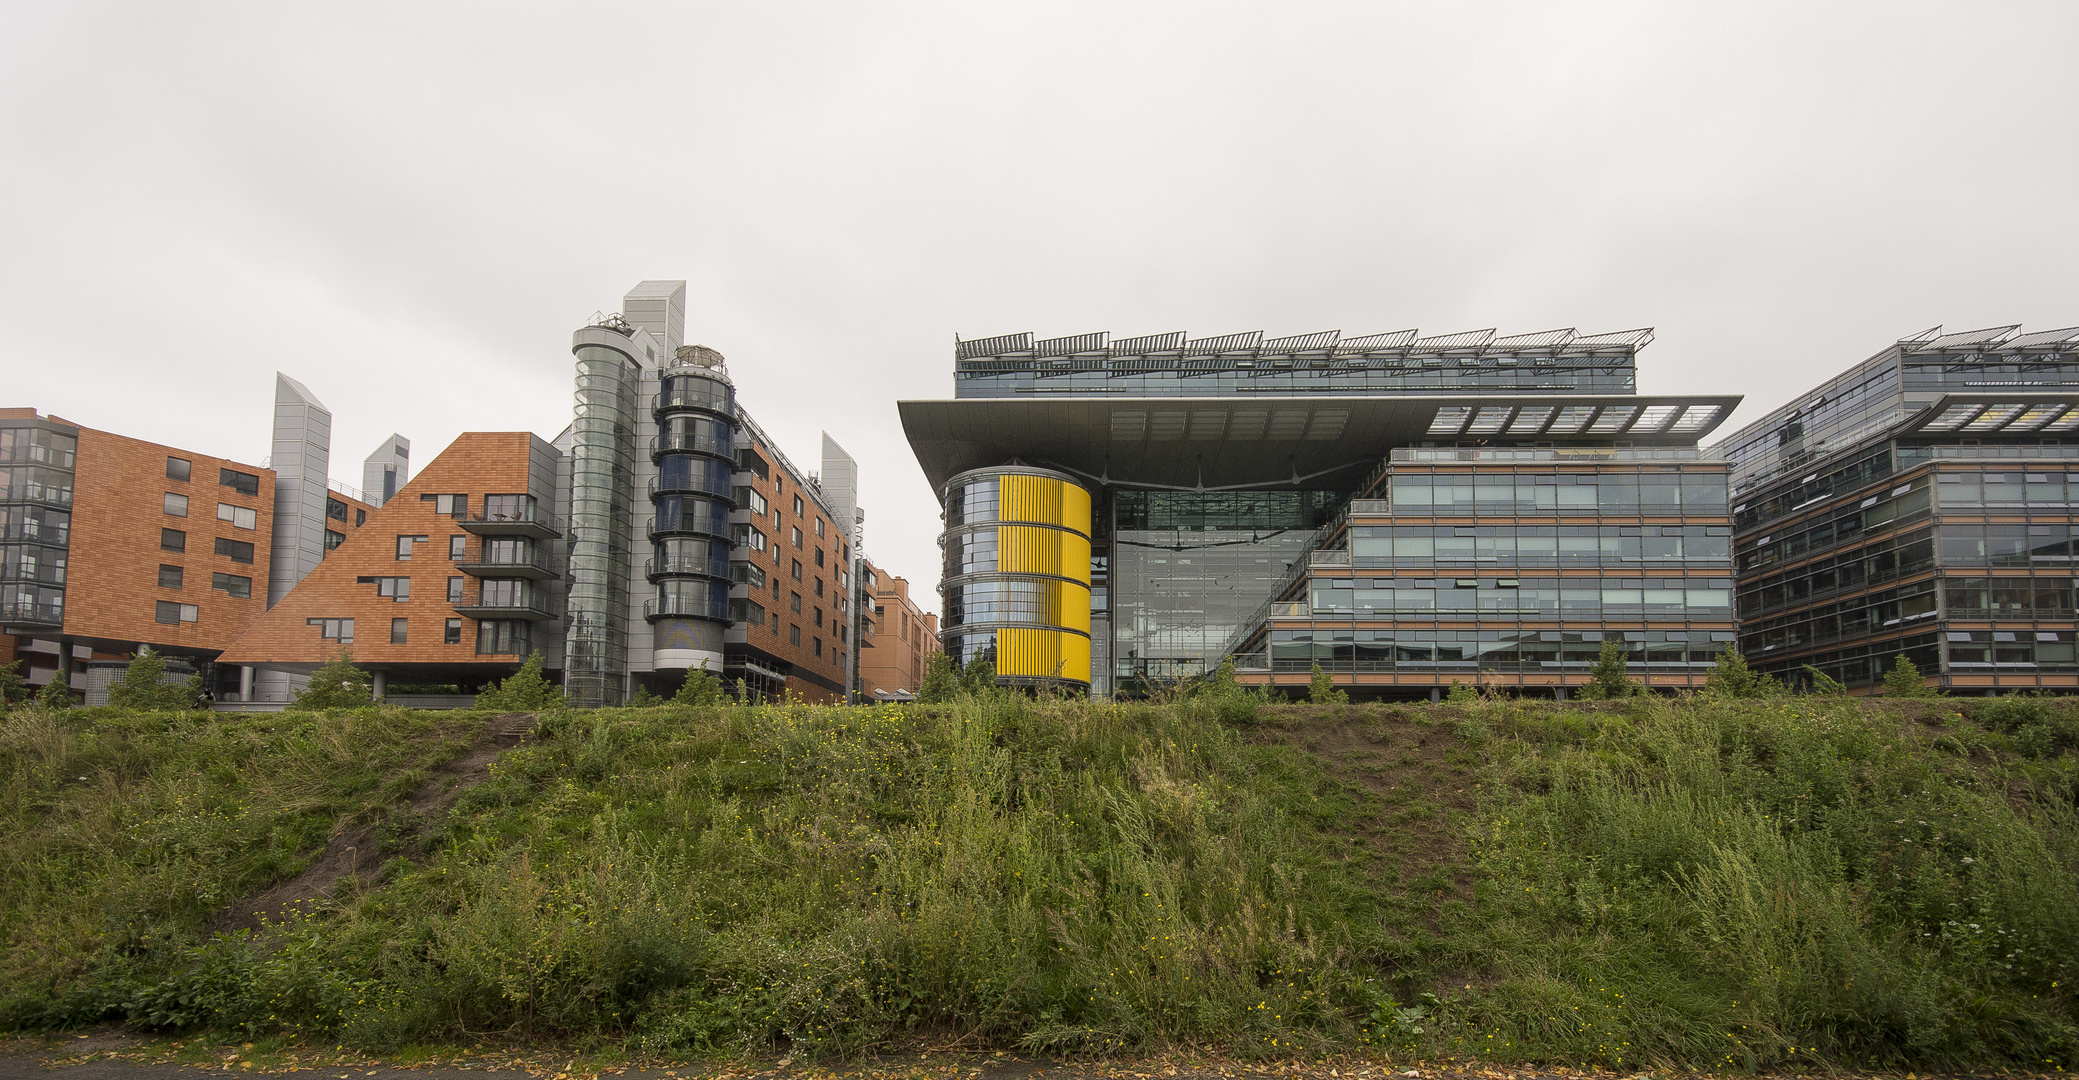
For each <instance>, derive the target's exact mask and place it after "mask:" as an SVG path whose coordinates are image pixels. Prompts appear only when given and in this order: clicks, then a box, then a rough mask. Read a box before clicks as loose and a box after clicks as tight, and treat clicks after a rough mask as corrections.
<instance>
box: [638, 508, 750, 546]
mask: <svg viewBox="0 0 2079 1080" xmlns="http://www.w3.org/2000/svg"><path fill="white" fill-rule="evenodd" d="M643 531H644V532H645V533H647V534H649V537H650V539H652V540H655V539H656V538H657V537H659V536H667V535H676V534H680V533H691V534H693V535H695V536H714V537H719V538H721V539H723V540H727V539H729V519H728V518H727V517H723V518H721V519H720V520H717V521H708V522H701V521H698V520H695V518H693V517H689V516H687V515H684V514H681V515H679V516H678V517H676V518H668V519H666V520H665V522H664V523H663V524H662V525H659V524H658V523H657V519H656V518H654V517H653V518H651V519H650V520H649V521H648V523H646V524H645V525H644V526H643Z"/></svg>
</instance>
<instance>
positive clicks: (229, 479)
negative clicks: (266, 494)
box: [217, 466, 260, 497]
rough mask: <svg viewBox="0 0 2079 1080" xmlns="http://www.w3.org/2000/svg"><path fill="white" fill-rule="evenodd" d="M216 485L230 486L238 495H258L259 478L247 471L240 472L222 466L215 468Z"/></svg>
mask: <svg viewBox="0 0 2079 1080" xmlns="http://www.w3.org/2000/svg"><path fill="white" fill-rule="evenodd" d="M217 486H218V487H227V488H230V489H231V490H233V491H235V492H238V493H239V494H240V495H248V496H253V497H258V496H259V494H260V478H259V477H258V476H256V475H254V474H252V473H249V472H240V471H239V470H237V469H227V468H224V467H222V466H219V467H218V468H217Z"/></svg>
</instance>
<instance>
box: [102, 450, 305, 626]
mask: <svg viewBox="0 0 2079 1080" xmlns="http://www.w3.org/2000/svg"><path fill="white" fill-rule="evenodd" d="M169 457H176V458H184V459H186V460H187V461H188V462H189V463H190V464H189V474H188V479H187V480H186V481H185V482H183V481H179V480H172V479H169V478H168V477H167V476H166V459H167V458H169ZM222 468H231V469H236V470H238V471H239V472H243V473H247V474H250V475H253V476H257V477H259V478H260V480H259V492H258V494H255V495H243V494H240V493H239V492H237V491H234V490H232V489H231V488H228V487H223V486H221V485H219V483H218V470H219V469H222ZM167 492H174V493H177V494H181V495H186V496H187V497H188V515H187V516H186V517H184V518H182V517H173V516H170V515H168V514H166V513H165V512H164V501H165V500H164V496H165V494H166V493H167ZM218 503H228V504H230V505H232V506H237V507H243V508H246V509H250V510H252V511H254V515H255V521H254V527H253V528H251V529H241V528H237V527H236V526H235V525H233V524H232V523H231V522H229V521H219V520H217V504H218ZM161 528H171V529H179V530H181V531H183V532H185V533H187V550H185V551H181V552H172V551H163V550H161V549H160V547H159V537H160V534H159V530H160V529H161ZM273 528H274V473H273V472H272V471H270V470H267V469H262V468H260V467H259V466H257V465H247V464H244V463H243V462H237V461H232V460H230V459H227V458H217V457H211V456H209V455H208V454H198V453H195V452H194V451H192V450H181V449H178V448H176V447H171V446H162V445H159V444H158V443H149V442H145V441H143V440H141V439H132V438H129V437H127V436H123V435H115V434H111V433H109V432H106V431H96V430H94V429H92V428H86V427H82V428H80V429H79V458H78V465H77V472H76V474H75V477H74V482H73V496H72V540H71V552H70V554H69V556H68V558H67V569H66V574H65V629H64V632H65V633H66V634H69V635H75V636H78V637H83V638H94V639H99V640H105V641H109V642H120V643H125V644H127V643H130V642H148V643H150V644H151V645H153V646H154V647H163V648H165V649H169V650H188V651H196V652H214V651H216V650H218V649H222V648H224V647H225V646H227V645H229V644H230V643H231V642H232V641H233V640H234V639H236V638H237V637H238V636H239V635H240V634H241V633H243V632H244V631H245V629H246V627H247V626H249V625H250V624H251V623H252V621H253V620H254V619H256V618H258V617H259V615H260V613H261V612H262V611H263V610H265V608H266V606H267V563H268V546H269V543H270V540H271V538H272V535H273ZM219 536H223V537H229V538H231V539H234V540H240V541H243V542H245V543H249V544H251V545H253V561H252V562H250V563H241V562H234V561H233V560H232V559H230V558H229V557H228V556H223V555H218V554H216V543H215V541H216V538H217V537H219ZM162 564H163V565H169V566H179V567H181V569H182V580H181V585H180V587H179V588H177V589H174V588H164V587H161V586H160V585H159V567H160V566H161V565H162ZM213 573H226V574H235V575H237V576H239V577H244V578H250V579H252V590H251V592H252V596H251V597H250V598H246V599H241V598H238V597H234V596H232V595H230V594H229V593H228V592H219V591H216V590H214V589H212V588H211V587H210V582H211V580H212V579H211V574H213ZM161 600H167V601H174V602H177V603H182V604H193V605H195V607H196V608H197V609H198V618H197V620H196V621H195V622H192V623H180V624H178V625H174V624H167V623H160V622H156V621H154V616H155V612H156V602H157V601H161Z"/></svg>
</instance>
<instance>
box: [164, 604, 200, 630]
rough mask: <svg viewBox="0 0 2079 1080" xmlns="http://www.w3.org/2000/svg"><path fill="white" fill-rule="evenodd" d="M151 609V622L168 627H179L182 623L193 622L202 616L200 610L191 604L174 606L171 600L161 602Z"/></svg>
mask: <svg viewBox="0 0 2079 1080" xmlns="http://www.w3.org/2000/svg"><path fill="white" fill-rule="evenodd" d="M153 607H154V611H153V614H152V621H153V622H162V623H166V624H168V625H170V626H179V625H180V624H181V623H184V622H194V621H195V620H196V619H197V618H199V617H200V616H201V614H202V611H201V609H200V608H197V607H196V606H195V605H193V604H176V603H174V602H173V601H171V600H161V601H159V602H158V603H157V604H155V605H153Z"/></svg>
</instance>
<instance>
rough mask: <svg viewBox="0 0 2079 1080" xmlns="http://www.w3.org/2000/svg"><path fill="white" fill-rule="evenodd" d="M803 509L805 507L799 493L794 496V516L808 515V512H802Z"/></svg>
mask: <svg viewBox="0 0 2079 1080" xmlns="http://www.w3.org/2000/svg"><path fill="white" fill-rule="evenodd" d="M802 510H803V508H802V505H801V496H799V495H796V496H794V516H795V517H806V516H807V515H806V514H804V513H803V512H802Z"/></svg>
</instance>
